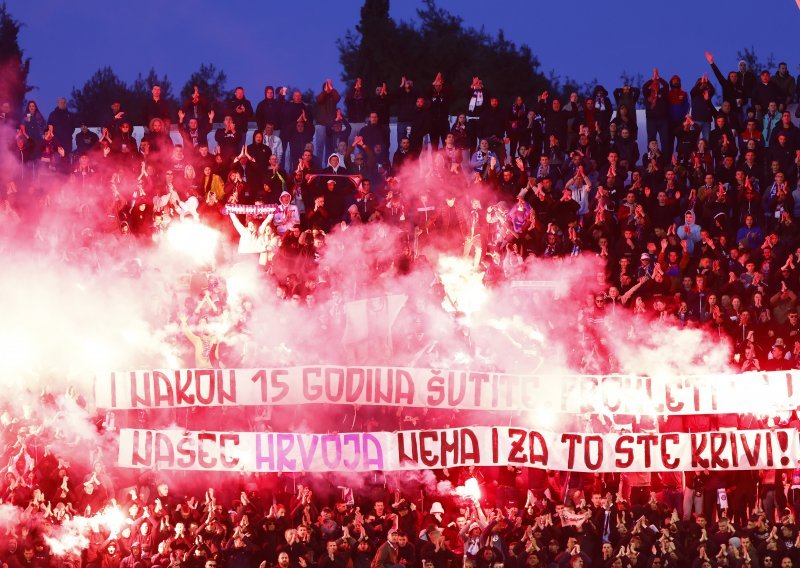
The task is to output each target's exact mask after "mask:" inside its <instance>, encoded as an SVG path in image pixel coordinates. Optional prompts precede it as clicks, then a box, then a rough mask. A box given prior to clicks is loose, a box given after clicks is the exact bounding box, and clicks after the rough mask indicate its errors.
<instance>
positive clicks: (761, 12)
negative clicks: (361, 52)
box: [8, 0, 800, 110]
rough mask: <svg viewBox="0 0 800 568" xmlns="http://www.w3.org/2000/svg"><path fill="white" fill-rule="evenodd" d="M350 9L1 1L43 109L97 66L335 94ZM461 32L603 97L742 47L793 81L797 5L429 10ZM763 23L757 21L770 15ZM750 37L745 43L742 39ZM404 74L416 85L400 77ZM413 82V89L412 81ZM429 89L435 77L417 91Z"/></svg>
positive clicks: (353, 11)
mask: <svg viewBox="0 0 800 568" xmlns="http://www.w3.org/2000/svg"><path fill="white" fill-rule="evenodd" d="M361 4H362V2H361V0H345V1H344V2H342V1H340V2H331V1H329V0H305V1H304V2H294V1H280V2H275V1H273V0H241V1H239V2H236V3H231V2H227V1H224V0H192V1H178V0H176V1H172V0H140V1H138V2H129V1H126V0H120V1H114V2H108V1H107V0H103V1H101V0H77V1H75V0H73V1H68V0H8V8H9V10H10V11H11V13H12V14H13V15H14V16H15V17H17V18H18V19H20V20H22V21H23V22H24V23H25V25H26V27H25V28H24V30H23V32H22V35H21V42H22V45H23V48H24V49H25V50H26V53H27V54H28V55H29V56H30V57H31V58H32V73H31V82H32V83H33V84H34V85H36V86H37V87H38V90H37V91H34V92H33V93H32V97H33V98H35V99H36V100H37V101H38V102H39V104H40V106H42V107H43V108H44V109H45V110H49V109H51V108H53V106H54V105H55V99H56V97H57V96H59V95H62V94H63V95H67V96H68V95H69V93H70V91H71V89H72V87H73V85H77V86H80V85H82V84H83V83H84V81H85V80H86V79H87V78H88V77H89V76H90V75H91V74H92V73H93V72H94V71H96V70H97V69H98V68H99V67H100V66H104V65H111V66H112V67H113V68H114V69H115V71H116V72H117V74H118V75H119V76H120V77H121V78H123V79H124V80H126V81H132V80H133V79H134V78H135V76H136V74H137V73H138V72H140V71H141V72H143V73H146V72H147V70H148V69H149V68H150V67H151V66H152V67H155V68H156V70H157V71H158V73H159V74H163V73H166V74H167V75H168V76H169V78H170V80H171V81H172V84H173V87H174V88H175V90H179V89H180V87H181V86H182V85H183V83H184V82H185V81H186V79H187V78H188V76H189V74H190V73H191V72H192V71H194V70H196V69H197V68H198V67H199V65H200V63H203V62H206V63H209V62H210V63H214V64H215V65H216V66H217V67H218V68H222V69H224V70H225V72H226V73H227V75H228V79H229V82H228V86H229V87H233V86H235V85H237V84H241V85H243V86H244V87H245V89H246V91H247V96H248V97H249V98H250V99H251V100H253V102H254V103H255V102H256V101H258V100H260V99H261V96H262V92H263V87H264V85H265V84H267V83H270V84H291V85H297V86H300V87H302V88H307V87H313V88H314V89H317V88H318V87H319V85H320V84H321V83H322V80H323V79H324V78H325V77H328V76H330V77H332V78H333V79H334V82H335V84H337V85H339V86H341V85H340V81H339V75H340V67H339V61H338V51H337V49H336V45H335V42H336V39H337V38H339V37H341V36H343V35H344V34H345V32H346V31H347V30H348V29H352V28H353V27H354V26H355V25H356V23H357V22H358V18H359V9H360V7H361ZM420 4H421V2H419V0H404V1H400V0H395V1H394V2H393V3H392V8H391V12H392V16H393V17H394V18H395V19H412V18H414V16H415V10H416V9H417V8H418V7H419V6H420ZM439 5H440V6H441V7H443V8H445V9H447V10H448V11H450V12H452V13H454V14H457V15H460V16H462V17H463V19H464V22H465V24H467V25H471V26H476V27H477V26H481V25H483V26H485V27H486V29H487V31H490V32H492V33H494V32H496V31H497V30H498V29H500V28H502V29H503V30H504V31H505V33H506V36H507V37H508V38H509V39H511V40H513V41H515V42H517V43H528V44H529V45H530V46H531V48H532V49H533V52H534V53H536V54H537V55H538V56H539V59H540V60H541V62H542V67H543V69H545V70H549V69H554V70H555V71H556V72H557V73H558V74H561V75H569V76H571V77H574V78H575V79H577V80H579V81H587V80H590V79H592V78H595V77H596V78H597V79H599V80H600V81H601V82H602V83H604V84H605V86H606V87H607V88H608V89H609V90H611V88H612V87H614V86H616V85H617V83H618V82H619V75H620V72H621V71H623V70H625V71H628V72H629V73H631V74H635V73H637V72H641V73H642V74H643V75H645V76H648V75H650V74H651V73H652V69H653V67H654V66H656V67H658V68H659V70H660V71H661V74H662V75H665V76H669V75H672V74H673V73H679V74H681V75H682V76H684V77H690V78H691V79H692V80H693V79H694V78H696V77H697V76H698V75H699V74H700V73H702V72H704V71H706V70H708V66H707V64H706V61H705V59H704V57H703V52H704V50H706V49H708V50H709V51H711V52H712V53H714V54H715V55H716V57H717V61H718V62H719V64H720V67H721V68H722V69H723V70H726V69H729V68H733V67H734V66H735V64H736V58H735V55H736V51H737V50H738V49H740V48H742V47H745V46H749V45H753V46H755V48H756V51H757V52H758V53H760V54H763V55H762V58H763V57H764V56H766V55H767V54H768V53H770V52H773V53H774V54H775V57H776V58H777V59H778V60H780V59H785V60H787V62H788V63H789V69H790V71H791V72H792V73H793V74H795V75H796V74H797V72H798V67H797V66H798V63H800V48H798V47H797V40H796V38H794V37H793V36H795V35H796V34H795V33H794V32H795V31H796V30H797V29H798V26H799V25H800V10H798V7H797V5H796V4H795V2H794V0H769V2H750V1H744V0H729V1H719V0H717V1H705V0H699V1H698V0H691V1H690V0H672V1H671V2H669V3H665V2H652V1H645V2H641V1H637V2H634V1H632V0H606V1H598V0H594V1H592V2H589V1H586V0H574V1H572V2H542V1H531V2H523V1H522V0H514V1H511V0H494V1H491V2H487V1H485V0H482V1H475V0H439ZM767 12H768V13H767ZM744 38H747V39H744ZM410 75H413V74H411V73H410ZM421 79H425V78H417V81H418V82H419V81H420V80H421ZM427 80H432V78H430V79H427Z"/></svg>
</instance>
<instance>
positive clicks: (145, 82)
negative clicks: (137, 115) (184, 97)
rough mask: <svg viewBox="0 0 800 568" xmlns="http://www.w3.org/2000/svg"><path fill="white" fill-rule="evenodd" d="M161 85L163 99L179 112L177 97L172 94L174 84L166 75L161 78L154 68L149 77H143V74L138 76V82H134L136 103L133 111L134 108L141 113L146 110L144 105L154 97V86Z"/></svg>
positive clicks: (133, 89) (134, 102)
mask: <svg viewBox="0 0 800 568" xmlns="http://www.w3.org/2000/svg"><path fill="white" fill-rule="evenodd" d="M155 85H159V86H160V87H161V98H162V99H163V100H165V101H167V103H168V104H169V106H170V108H171V109H172V111H173V112H177V107H178V101H177V100H176V99H175V95H174V94H173V93H172V82H171V81H170V80H169V78H167V76H166V75H164V76H163V77H159V76H158V74H157V73H156V70H155V69H153V68H152V67H151V68H150V72H149V73H148V74H147V77H142V74H141V73H139V75H137V76H136V80H135V81H134V82H133V86H132V87H131V91H132V92H133V96H134V101H133V105H134V106H132V107H131V110H133V109H134V108H135V109H136V110H137V111H140V110H141V109H143V108H144V105H145V104H146V103H147V101H148V100H150V98H151V97H152V96H153V92H152V91H153V86H155Z"/></svg>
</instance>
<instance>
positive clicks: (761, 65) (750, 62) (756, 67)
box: [736, 46, 778, 75]
mask: <svg viewBox="0 0 800 568" xmlns="http://www.w3.org/2000/svg"><path fill="white" fill-rule="evenodd" d="M736 59H738V60H739V61H745V62H746V63H747V68H748V69H749V70H750V71H752V72H753V73H755V74H756V75H758V74H759V73H761V72H762V71H764V70H765V69H766V70H767V71H769V72H770V73H774V72H775V71H776V70H777V68H778V64H777V63H775V54H773V53H771V52H770V54H769V55H768V56H767V60H766V61H760V60H759V58H758V55H757V54H756V50H755V48H754V47H753V46H750V47H749V48H748V47H745V48H744V49H740V50H739V51H737V52H736Z"/></svg>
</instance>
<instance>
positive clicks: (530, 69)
mask: <svg viewBox="0 0 800 568" xmlns="http://www.w3.org/2000/svg"><path fill="white" fill-rule="evenodd" d="M417 16H418V20H419V21H418V22H417V23H413V22H411V23H409V22H401V23H400V24H397V23H396V22H394V21H393V20H392V19H391V17H390V16H389V1H388V0H365V2H364V6H363V8H362V9H361V21H360V23H359V25H358V26H357V27H356V30H357V32H358V33H357V34H354V33H351V32H348V34H347V35H346V36H345V37H344V38H342V39H340V40H339V42H338V47H339V60H340V62H341V63H342V79H343V80H344V81H345V82H346V83H352V82H353V81H355V79H356V78H357V77H361V78H362V80H363V81H364V84H365V85H366V86H367V88H371V87H374V86H376V85H378V84H379V83H381V82H382V81H386V82H387V85H388V86H389V87H390V88H396V86H397V85H399V83H400V78H401V77H402V76H404V75H405V76H406V77H408V78H409V79H414V80H415V81H416V82H417V84H418V85H420V86H421V87H424V86H427V85H430V83H431V82H432V81H433V79H434V77H435V76H436V73H438V72H440V71H441V72H442V74H443V75H444V78H445V81H447V82H449V83H450V84H451V85H453V86H454V87H455V90H454V94H455V95H456V104H457V105H460V106H461V107H462V108H463V107H465V106H466V102H467V86H468V85H469V84H470V83H471V82H472V77H473V76H476V75H477V76H478V77H480V78H481V79H482V80H483V82H484V85H486V89H487V91H489V92H490V93H491V94H493V95H497V96H498V97H500V99H501V101H504V102H507V101H509V100H510V99H512V98H513V97H515V96H517V95H522V96H524V97H530V96H531V95H534V94H538V93H540V92H541V91H543V90H545V89H550V88H551V87H552V84H551V81H550V80H549V79H548V77H546V76H545V75H544V74H543V73H542V72H541V70H540V67H541V64H540V63H539V60H538V58H537V57H536V56H535V55H534V54H533V52H532V50H531V48H530V47H529V46H527V45H521V46H518V45H516V44H515V43H514V42H512V41H509V40H508V39H506V37H505V35H504V34H503V32H502V31H500V32H499V33H498V34H497V36H490V35H489V34H487V33H486V32H485V31H484V30H482V29H481V30H476V29H475V28H470V27H465V25H464V22H463V20H462V19H461V18H459V17H458V16H454V15H452V14H450V13H449V12H447V11H446V10H444V9H441V8H439V7H438V6H437V5H436V3H435V1H434V0H425V1H424V3H423V7H422V8H421V9H419V10H417Z"/></svg>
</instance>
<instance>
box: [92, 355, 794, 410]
mask: <svg viewBox="0 0 800 568" xmlns="http://www.w3.org/2000/svg"><path fill="white" fill-rule="evenodd" d="M95 404H96V406H97V407H98V408H106V409H135V408H186V407H197V406H251V405H298V404H358V405H372V406H376V405H393V406H408V407H419V408H444V409H448V408H459V409H463V410H491V411H547V412H557V413H568V414H582V413H595V414H633V415H651V416H652V415H660V416H665V415H692V414H725V413H731V414H747V413H750V414H762V415H770V414H774V413H775V412H779V411H786V410H793V409H795V408H798V407H800V374H798V373H795V372H790V371H789V372H772V373H748V374H742V375H710V376H709V375H704V376H702V377H701V376H694V377H690V376H683V377H656V376H654V377H640V376H631V375H608V376H597V375H546V374H537V375H511V374H501V373H484V372H477V371H460V370H436V369H414V368H403V367H339V366H307V367H287V368H273V369H225V370H220V369H206V370H202V369H196V370H193V369H175V370H144V371H123V372H111V373H108V374H106V375H98V376H97V378H96V381H95Z"/></svg>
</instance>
